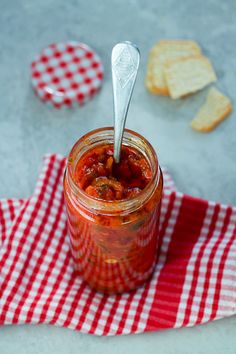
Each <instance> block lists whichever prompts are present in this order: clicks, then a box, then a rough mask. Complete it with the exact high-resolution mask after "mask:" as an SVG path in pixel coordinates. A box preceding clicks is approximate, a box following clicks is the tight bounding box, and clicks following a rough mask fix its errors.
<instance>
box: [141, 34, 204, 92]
mask: <svg viewBox="0 0 236 354" xmlns="http://www.w3.org/2000/svg"><path fill="white" fill-rule="evenodd" d="M200 54H201V49H200V47H199V46H198V44H197V43H196V42H194V41H191V40H174V39H173V40H161V41H159V42H158V43H157V44H155V45H154V47H153V48H152V49H151V51H150V53H149V59H148V65H147V75H146V80H145V83H146V87H147V89H148V90H149V91H150V92H152V93H157V94H161V95H168V94H169V90H168V86H167V83H166V79H165V76H164V66H165V64H166V63H167V62H169V61H172V60H176V59H179V58H186V57H189V56H194V55H200Z"/></svg>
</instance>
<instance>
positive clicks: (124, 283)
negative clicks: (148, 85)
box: [64, 128, 163, 294]
mask: <svg viewBox="0 0 236 354" xmlns="http://www.w3.org/2000/svg"><path fill="white" fill-rule="evenodd" d="M131 137H132V139H131ZM112 139H113V131H112V129H111V128H103V129H98V130H96V131H93V132H91V133H89V134H87V135H86V136H84V137H83V138H81V139H80V140H79V141H78V142H77V143H76V144H75V146H74V147H73V149H72V151H71V153H70V155H69V159H68V166H67V170H66V173H65V179H64V191H65V200H66V206H67V214H68V225H69V234H70V239H71V250H72V255H73V259H74V264H75V268H76V270H77V271H78V272H79V274H80V275H81V276H82V277H83V279H84V280H85V281H86V282H87V283H88V284H89V285H90V286H91V287H92V288H93V289H95V290H97V291H101V292H103V293H107V294H112V293H121V292H125V291H129V290H133V289H135V288H137V287H138V286H140V285H142V284H143V283H144V282H145V281H146V280H147V279H148V278H150V276H151V274H152V272H153V270H154V267H155V263H156V255H157V246H158V224H159V211H160V201H161V194H162V187H163V181H162V174H161V170H160V168H159V166H158V160H157V157H156V154H155V151H154V150H153V148H152V147H151V145H150V144H149V143H148V142H147V141H146V140H145V139H144V138H143V137H141V136H140V135H139V134H137V133H134V132H132V131H129V130H126V131H125V134H124V139H123V143H124V144H123V146H122V151H121V160H120V163H119V164H115V163H114V160H113V145H112Z"/></svg>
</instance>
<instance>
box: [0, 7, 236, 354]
mask: <svg viewBox="0 0 236 354" xmlns="http://www.w3.org/2000/svg"><path fill="white" fill-rule="evenodd" d="M0 9H1V10H0V83H1V85H0V162H1V163H0V198H5V197H16V198H17V197H27V196H29V195H30V193H31V192H32V190H33V187H34V184H35V181H36V177H37V173H38V170H39V168H40V164H41V159H42V155H43V154H44V153H46V152H58V153H62V154H67V153H68V151H69V149H70V147H71V146H72V144H73V143H74V142H75V140H77V138H78V137H80V136H81V135H82V134H83V133H85V132H87V131H89V130H91V129H93V128H96V127H101V126H107V125H111V124H112V114H113V113H112V91H111V76H110V52H111V48H112V46H113V45H114V44H115V43H116V42H118V41H120V40H131V41H134V42H135V43H137V45H138V46H139V47H140V50H141V53H142V60H141V68H140V73H139V77H138V80H137V84H136V88H135V91H134V95H133V99H132V104H131V107H130V112H129V117H128V121H127V126H128V127H129V128H131V129H134V130H136V131H138V132H140V133H142V134H143V135H144V136H145V137H147V138H148V139H149V140H150V141H151V143H152V144H153V145H154V147H155V148H156V150H157V152H158V155H159V159H160V162H161V164H162V165H165V166H166V167H167V168H168V169H169V171H170V172H171V174H172V175H173V177H174V179H175V181H176V183H177V186H178V188H179V189H180V190H181V191H183V192H186V193H189V194H192V195H195V196H200V197H203V198H208V199H211V200H217V201H221V202H224V203H231V204H236V187H235V178H236V177H235V176H236V163H235V159H236V133H235V131H236V121H235V113H233V114H232V115H231V117H230V118H229V119H227V120H226V121H225V122H224V123H223V124H221V126H220V127H219V128H218V129H216V130H215V131H214V132H212V133H211V134H209V135H203V134H199V133H196V132H194V131H192V130H191V128H190V127H189V123H190V121H191V118H192V117H193V115H194V114H195V112H196V111H197V110H198V108H199V106H200V105H201V104H202V102H203V101H204V97H205V95H206V92H207V89H205V90H203V91H201V92H199V93H197V94H195V95H194V96H192V97H189V98H186V99H183V100H177V101H172V100H170V99H169V98H166V97H159V96H153V95H151V94H149V93H148V92H147V91H146V89H145V88H144V85H143V81H144V77H145V67H146V60H147V53H148V50H149V48H150V47H151V46H152V44H153V43H154V42H155V41H157V40H158V39H161V38H191V39H195V40H197V41H198V42H199V43H200V44H201V46H202V48H203V51H204V53H205V54H206V55H207V56H209V58H210V59H211V60H212V62H213V64H214V67H215V70H216V72H217V75H218V79H219V80H218V82H217V84H216V85H217V87H218V88H220V89H222V90H223V91H224V92H225V93H226V94H228V95H229V96H230V97H231V99H232V101H233V103H234V105H235V100H236V84H235V82H236V76H235V67H236V64H235V57H236V46H235V38H236V23H235V17H236V2H235V0H225V1H220V0H198V1H195V0H185V1H181V0H179V1H176V0H165V1H159V0H152V1H148V0H147V1H145V0H100V1H95V0H94V1H91V0H84V1H82V0H78V1H77V0H67V1H63V0H40V1H39V0H32V1H30V0H25V1H24V0H22V1H20V0H11V1H10V0H0ZM70 39H73V40H79V41H83V42H85V43H87V44H89V45H90V46H91V47H93V48H94V49H95V50H97V52H98V53H99V55H100V56H101V58H102V60H103V62H104V65H105V80H104V85H103V89H102V91H101V93H100V94H99V95H97V96H96V97H95V98H94V99H93V100H92V101H91V102H89V103H88V104H86V105H85V106H84V107H82V108H80V109H74V110H64V109H63V110H60V111H58V110H55V109H53V108H50V107H48V106H46V105H44V104H43V103H41V102H40V101H39V100H38V99H37V98H36V97H35V96H34V94H33V92H32V90H31V86H30V82H29V66H30V62H31V60H32V58H33V57H34V55H35V54H36V53H37V52H38V51H40V49H41V48H43V47H44V46H46V45H48V44H49V43H52V42H60V41H66V40H70ZM235 325H236V318H235V317H234V318H230V319H224V320H220V321H216V322H214V323H210V324H208V325H204V326H198V327H196V328H192V329H181V330H170V331H164V332H158V333H157V332H156V333H148V334H143V335H131V336H124V337H116V338H98V337H94V336H91V335H90V336H89V335H82V334H80V333H78V332H73V331H71V330H67V329H62V328H55V327H50V326H29V325H27V326H9V327H1V328H0V353H1V354H11V353H16V352H17V353H18V354H23V353H25V354H28V353H35V354H37V353H41V354H43V353H51V354H52V353H57V354H60V353H67V354H69V353H85V352H86V353H104V352H107V353H126V352H129V353H137V354H138V353H144V352H145V353H162V354H164V353H176V354H177V353H181V354H184V353H191V354H195V353H208V354H211V353H219V354H220V353H228V354H235V353H236V339H235Z"/></svg>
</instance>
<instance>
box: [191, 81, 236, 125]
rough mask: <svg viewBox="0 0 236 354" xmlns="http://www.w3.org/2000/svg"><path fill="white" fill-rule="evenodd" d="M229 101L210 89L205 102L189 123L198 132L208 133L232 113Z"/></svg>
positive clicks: (215, 90) (213, 89)
mask: <svg viewBox="0 0 236 354" xmlns="http://www.w3.org/2000/svg"><path fill="white" fill-rule="evenodd" d="M232 110H233V106H232V103H231V101H230V99H229V98H228V97H227V96H225V95H224V94H223V93H221V92H220V91H219V90H217V89H216V88H211V89H210V90H209V92H208V95H207V97H206V101H205V103H204V104H203V106H202V107H201V108H200V110H199V111H198V113H197V114H196V116H195V117H194V119H193V120H192V122H191V127H192V128H193V129H194V130H197V131H199V132H210V131H211V130H213V129H214V128H215V127H216V126H217V125H218V124H220V123H221V122H222V121H223V120H224V119H225V118H227V116H228V115H229V114H230V113H231V112H232Z"/></svg>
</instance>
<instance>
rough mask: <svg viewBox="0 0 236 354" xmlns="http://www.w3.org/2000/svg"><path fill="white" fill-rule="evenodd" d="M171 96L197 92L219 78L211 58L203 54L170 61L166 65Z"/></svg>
mask: <svg viewBox="0 0 236 354" xmlns="http://www.w3.org/2000/svg"><path fill="white" fill-rule="evenodd" d="M164 73H165V78H166V82H167V85H168V88H169V92H170V96H171V97H172V98H174V99H176V98H180V97H182V96H185V95H188V94H190V93H193V92H196V91H198V90H200V89H202V88H203V87H205V86H207V85H208V84H210V83H211V82H214V81H216V80H217V78H216V74H215V72H214V69H213V67H212V65H211V62H210V61H209V59H207V58H206V57H204V56H203V55H198V56H194V57H188V58H181V59H177V60H174V61H170V62H169V63H167V64H166V65H165V67H164Z"/></svg>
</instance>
